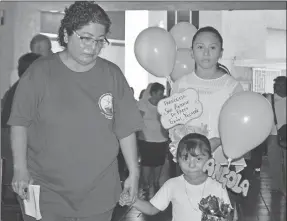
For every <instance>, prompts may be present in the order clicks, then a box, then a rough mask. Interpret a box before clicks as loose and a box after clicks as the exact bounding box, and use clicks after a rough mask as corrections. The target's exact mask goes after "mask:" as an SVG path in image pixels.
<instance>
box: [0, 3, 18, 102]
mask: <svg viewBox="0 0 287 221" xmlns="http://www.w3.org/2000/svg"><path fill="white" fill-rule="evenodd" d="M15 7H16V2H1V3H0V9H3V10H5V18H4V25H3V26H0V93H1V94H0V95H1V98H2V97H3V95H4V93H5V92H6V90H7V89H8V88H9V79H10V73H11V72H12V70H13V67H14V65H13V64H14V33H15V29H14V25H15Z"/></svg>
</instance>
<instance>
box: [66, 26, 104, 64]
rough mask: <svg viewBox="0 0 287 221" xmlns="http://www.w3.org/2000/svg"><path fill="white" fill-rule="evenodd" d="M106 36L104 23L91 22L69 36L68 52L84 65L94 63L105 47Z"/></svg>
mask: <svg viewBox="0 0 287 221" xmlns="http://www.w3.org/2000/svg"><path fill="white" fill-rule="evenodd" d="M66 35H67V34H66ZM105 37H106V29H105V26H104V25H101V24H97V23H90V24H88V25H86V26H84V27H82V28H81V29H79V30H77V31H74V33H73V34H72V35H71V36H68V43H67V52H68V53H69V55H70V57H72V58H73V60H74V61H76V62H77V63H78V64H80V65H82V66H86V65H90V64H93V63H94V62H95V61H96V58H97V56H98V55H99V53H100V52H101V49H102V48H103V42H104V39H105ZM86 39H88V40H86ZM87 42H88V43H87Z"/></svg>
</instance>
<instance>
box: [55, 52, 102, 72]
mask: <svg viewBox="0 0 287 221" xmlns="http://www.w3.org/2000/svg"><path fill="white" fill-rule="evenodd" d="M55 54H56V56H55V57H56V60H57V61H58V63H59V64H60V65H61V66H62V67H63V68H64V69H66V70H68V71H69V72H70V73H73V74H74V75H75V76H82V75H83V74H87V73H90V72H92V71H93V72H94V70H95V68H96V67H97V65H96V64H97V63H99V61H100V59H98V57H97V58H96V64H95V65H94V66H93V67H92V68H91V69H90V70H88V71H83V72H77V71H74V70H72V69H70V68H69V67H68V66H67V65H66V64H65V63H64V62H63V61H62V59H61V57H60V53H59V52H57V53H55Z"/></svg>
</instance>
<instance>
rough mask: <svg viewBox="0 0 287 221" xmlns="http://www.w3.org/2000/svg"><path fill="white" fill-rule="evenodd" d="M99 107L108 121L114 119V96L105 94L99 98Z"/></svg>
mask: <svg viewBox="0 0 287 221" xmlns="http://www.w3.org/2000/svg"><path fill="white" fill-rule="evenodd" d="M98 104H99V107H100V109H101V113H102V114H103V115H104V116H105V117H106V118H107V119H110V120H111V119H113V95H112V94H111V93H105V94H103V95H102V96H101V97H100V98H99V102H98Z"/></svg>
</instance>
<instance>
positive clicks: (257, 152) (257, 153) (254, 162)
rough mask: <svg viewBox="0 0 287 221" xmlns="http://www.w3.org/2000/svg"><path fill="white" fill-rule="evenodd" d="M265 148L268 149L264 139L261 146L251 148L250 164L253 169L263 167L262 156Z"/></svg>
mask: <svg viewBox="0 0 287 221" xmlns="http://www.w3.org/2000/svg"><path fill="white" fill-rule="evenodd" d="M265 149H266V142H265V141H264V142H263V143H262V144H260V145H259V146H257V147H256V148H254V149H253V150H251V160H250V163H251V164H250V166H251V167H252V168H253V169H256V168H261V165H262V157H263V154H264V151H265Z"/></svg>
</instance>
